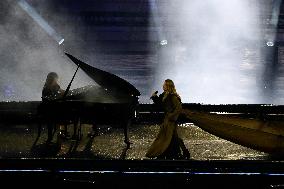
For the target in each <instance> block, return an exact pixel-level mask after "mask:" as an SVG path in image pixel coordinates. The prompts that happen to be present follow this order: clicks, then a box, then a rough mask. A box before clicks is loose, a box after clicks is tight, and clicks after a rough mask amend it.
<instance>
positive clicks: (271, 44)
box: [266, 41, 274, 47]
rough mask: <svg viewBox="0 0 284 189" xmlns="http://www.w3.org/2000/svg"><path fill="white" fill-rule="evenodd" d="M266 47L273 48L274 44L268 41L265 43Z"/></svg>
mask: <svg viewBox="0 0 284 189" xmlns="http://www.w3.org/2000/svg"><path fill="white" fill-rule="evenodd" d="M266 45H267V46H269V47H273V46H274V43H273V42H272V41H268V42H267V43H266Z"/></svg>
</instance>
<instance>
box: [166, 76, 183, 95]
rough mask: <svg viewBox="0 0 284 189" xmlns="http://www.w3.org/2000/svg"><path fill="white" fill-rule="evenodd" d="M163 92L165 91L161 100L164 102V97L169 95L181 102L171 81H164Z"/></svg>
mask: <svg viewBox="0 0 284 189" xmlns="http://www.w3.org/2000/svg"><path fill="white" fill-rule="evenodd" d="M164 90H165V93H166V94H165V95H164V97H163V100H165V99H166V97H167V96H168V95H169V94H174V95H176V96H177V97H178V98H179V99H180V100H181V98H180V96H179V94H178V93H177V91H176V87H175V84H174V82H173V80H171V79H166V80H165V89H164Z"/></svg>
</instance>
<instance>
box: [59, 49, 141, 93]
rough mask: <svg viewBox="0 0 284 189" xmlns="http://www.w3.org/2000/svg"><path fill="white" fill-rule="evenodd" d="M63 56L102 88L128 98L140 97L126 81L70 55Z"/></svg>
mask: <svg viewBox="0 0 284 189" xmlns="http://www.w3.org/2000/svg"><path fill="white" fill-rule="evenodd" d="M65 54H66V55H67V56H68V57H69V58H70V59H71V60H72V61H73V62H74V63H75V64H76V65H77V66H79V67H80V68H81V69H82V70H83V71H84V72H85V73H86V74H87V75H88V76H89V77H90V78H92V79H93V80H94V81H95V82H96V83H97V84H99V85H100V86H102V87H103V88H105V89H107V90H110V91H112V92H115V93H119V94H127V95H130V96H140V92H139V91H138V90H137V89H136V88H135V87H134V86H133V85H132V84H130V83H129V82H127V81H126V80H124V79H122V78H120V77H118V76H116V75H114V74H111V73H109V72H106V71H103V70H100V69H98V68H94V67H92V66H90V65H88V64H86V63H84V62H82V61H81V60H79V59H77V58H75V57H74V56H72V55H71V54H68V53H66V52H65Z"/></svg>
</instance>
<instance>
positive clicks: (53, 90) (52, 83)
mask: <svg viewBox="0 0 284 189" xmlns="http://www.w3.org/2000/svg"><path fill="white" fill-rule="evenodd" d="M64 92H65V91H64V90H62V89H61V88H60V86H59V84H58V75H57V73H55V72H50V73H49V74H48V75H47V77H46V81H45V84H44V87H43V89H42V97H41V98H42V101H43V102H50V101H54V100H58V99H61V98H62V97H63V95H64ZM50 127H51V126H50ZM49 132H51V129H49ZM59 136H61V137H62V138H66V137H67V136H68V132H67V127H66V126H63V125H60V133H59ZM51 140H52V134H51V133H49V134H48V142H50V141H51Z"/></svg>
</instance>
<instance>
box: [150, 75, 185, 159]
mask: <svg viewBox="0 0 284 189" xmlns="http://www.w3.org/2000/svg"><path fill="white" fill-rule="evenodd" d="M163 90H164V92H163V93H162V94H161V95H159V96H158V95H157V92H155V93H154V94H153V95H152V97H151V99H152V100H153V101H154V103H155V104H157V105H158V106H161V107H162V108H163V109H164V112H165V117H164V121H163V123H162V125H161V126H160V131H159V133H158V135H157V138H156V139H155V141H154V142H153V144H152V145H151V147H150V149H149V150H148V152H147V154H146V156H147V157H149V158H158V159H189V158H190V153H189V151H188V150H187V148H186V146H185V145H184V143H183V140H182V139H181V138H180V137H179V136H178V133H177V123H176V122H177V119H178V117H179V114H180V112H181V109H182V106H181V98H180V96H179V95H178V93H177V92H176V89H175V85H174V82H173V81H172V80H170V79H167V80H165V82H164V85H163ZM181 151H182V152H181Z"/></svg>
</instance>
